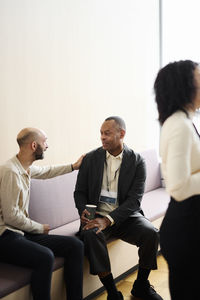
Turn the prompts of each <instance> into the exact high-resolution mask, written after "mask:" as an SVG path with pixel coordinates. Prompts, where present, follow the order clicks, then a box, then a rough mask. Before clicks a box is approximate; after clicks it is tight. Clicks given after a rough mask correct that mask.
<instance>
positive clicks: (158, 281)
mask: <svg viewBox="0 0 200 300" xmlns="http://www.w3.org/2000/svg"><path fill="white" fill-rule="evenodd" d="M157 262H158V269H157V270H155V271H151V273H150V276H149V280H150V283H151V285H153V286H154V289H155V290H156V292H157V293H159V294H160V296H161V297H162V298H163V299H164V300H170V295H169V289H168V268H167V264H166V261H165V260H164V258H163V257H162V255H159V256H158V260H157ZM136 276H137V271H136V272H134V273H133V274H131V275H129V276H128V277H126V278H124V279H123V280H122V281H119V282H118V283H117V288H118V290H119V291H121V292H122V294H123V296H124V300H134V299H135V300H136V298H134V297H133V296H131V293H130V291H131V289H132V285H133V282H134V280H135V279H136ZM137 299H138V298H137ZM95 300H107V294H106V292H103V293H102V294H101V295H100V296H98V297H96V298H95Z"/></svg>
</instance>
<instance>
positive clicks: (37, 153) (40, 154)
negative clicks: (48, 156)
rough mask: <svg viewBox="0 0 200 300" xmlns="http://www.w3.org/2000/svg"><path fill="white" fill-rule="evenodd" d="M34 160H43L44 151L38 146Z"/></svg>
mask: <svg viewBox="0 0 200 300" xmlns="http://www.w3.org/2000/svg"><path fill="white" fill-rule="evenodd" d="M34 154H35V160H39V159H43V158H44V151H43V150H42V147H41V146H40V145H39V144H38V145H37V149H36V150H35V153H34Z"/></svg>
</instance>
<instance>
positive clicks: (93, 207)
mask: <svg viewBox="0 0 200 300" xmlns="http://www.w3.org/2000/svg"><path fill="white" fill-rule="evenodd" d="M85 208H86V209H87V211H88V212H89V213H90V215H87V218H88V219H89V220H92V219H94V218H95V213H96V208H97V206H96V205H93V204H86V206H85Z"/></svg>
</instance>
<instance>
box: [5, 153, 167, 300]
mask: <svg viewBox="0 0 200 300" xmlns="http://www.w3.org/2000/svg"><path fill="white" fill-rule="evenodd" d="M141 155H142V156H143V157H144V159H145V161H146V166H147V180H146V187H145V193H144V196H143V200H142V208H143V210H144V213H145V215H146V217H147V218H149V219H150V220H151V221H152V223H153V224H154V226H155V227H157V228H159V226H160V223H161V221H162V218H163V216H164V214H165V211H166V209H167V206H168V202H169V196H168V194H167V193H166V191H165V188H164V187H162V184H161V173H160V164H159V161H158V157H157V154H156V151H155V150H153V149H151V150H146V151H144V152H141ZM76 177H77V172H76V171H74V172H72V173H69V174H66V175H62V176H59V177H56V178H52V179H46V180H34V179H33V180H32V183H31V193H30V207H29V214H30V217H31V218H32V219H34V220H36V221H38V222H41V223H43V224H49V225H50V228H51V231H50V234H60V235H75V233H76V232H77V231H78V228H79V224H80V221H79V215H78V212H77V210H76V208H75V204H74V200H73V192H74V186H75V182H76ZM108 249H109V254H110V259H111V265H112V270H113V274H114V277H115V278H119V277H120V278H121V276H122V274H127V272H128V271H129V270H130V269H133V267H135V266H137V263H138V254H137V247H134V246H132V245H129V244H127V243H125V242H123V241H120V240H114V241H111V242H109V243H108ZM119 251H120V261H123V264H122V265H120V266H119V264H117V263H116V262H115V260H116V258H117V254H118V253H119ZM62 272H63V259H62V258H56V259H55V265H54V275H53V279H52V299H55V300H58V299H59V300H64V299H65V289H64V282H63V278H62V277H63V276H62V275H63V273H62ZM30 276H31V270H29V269H25V268H21V267H17V266H13V265H9V264H4V263H1V262H0V298H2V299H3V300H15V299H20V300H31V292H30V286H29V282H30ZM100 288H101V283H100V282H99V280H98V278H97V276H92V275H90V274H89V266H88V262H87V259H85V266H84V297H85V299H92V295H95V293H96V291H97V290H98V289H100ZM17 293H19V294H18V295H17Z"/></svg>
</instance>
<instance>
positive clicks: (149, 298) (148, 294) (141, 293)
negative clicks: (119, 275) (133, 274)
mask: <svg viewBox="0 0 200 300" xmlns="http://www.w3.org/2000/svg"><path fill="white" fill-rule="evenodd" d="M131 294H132V295H133V296H134V297H138V298H141V299H143V300H163V298H162V297H161V296H160V295H158V294H157V293H156V291H155V290H154V288H153V287H152V285H150V283H149V281H148V280H147V281H145V282H142V283H141V282H139V281H137V280H136V281H135V282H134V285H133V288H132V290H131Z"/></svg>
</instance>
